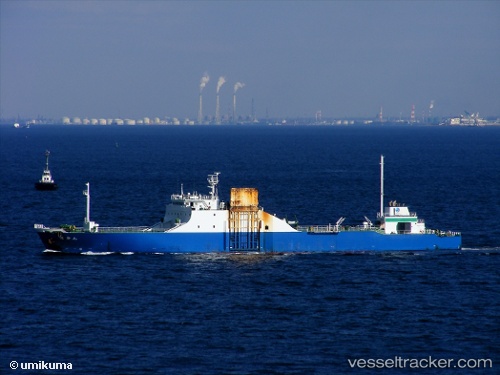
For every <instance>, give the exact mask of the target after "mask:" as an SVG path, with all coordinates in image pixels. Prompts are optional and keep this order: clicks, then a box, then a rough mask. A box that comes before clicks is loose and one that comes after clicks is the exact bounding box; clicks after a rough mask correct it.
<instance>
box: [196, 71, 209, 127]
mask: <svg viewBox="0 0 500 375" xmlns="http://www.w3.org/2000/svg"><path fill="white" fill-rule="evenodd" d="M208 81H210V77H209V75H208V73H205V74H204V75H203V77H201V80H200V107H199V110H198V123H199V124H201V122H202V121H203V99H202V97H201V92H202V91H203V89H204V88H205V86H206V85H207V83H208Z"/></svg>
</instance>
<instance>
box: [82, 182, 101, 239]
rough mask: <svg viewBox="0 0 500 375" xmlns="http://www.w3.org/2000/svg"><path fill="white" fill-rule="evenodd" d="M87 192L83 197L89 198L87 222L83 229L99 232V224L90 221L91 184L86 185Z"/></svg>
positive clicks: (85, 221)
mask: <svg viewBox="0 0 500 375" xmlns="http://www.w3.org/2000/svg"><path fill="white" fill-rule="evenodd" d="M85 185H86V186H87V190H84V191H83V195H85V196H86V197H87V211H86V216H85V220H84V221H83V229H84V230H85V231H87V232H97V231H98V230H99V224H97V223H96V222H94V221H90V183H89V182H87V183H86V184H85Z"/></svg>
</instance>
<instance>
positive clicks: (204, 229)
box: [34, 156, 462, 254]
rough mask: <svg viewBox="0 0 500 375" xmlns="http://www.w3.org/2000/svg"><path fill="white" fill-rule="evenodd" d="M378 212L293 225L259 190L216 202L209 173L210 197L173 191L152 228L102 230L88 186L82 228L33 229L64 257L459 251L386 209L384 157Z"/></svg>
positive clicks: (442, 235) (440, 234)
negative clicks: (265, 203) (359, 218)
mask: <svg viewBox="0 0 500 375" xmlns="http://www.w3.org/2000/svg"><path fill="white" fill-rule="evenodd" d="M380 165H381V183H380V184H381V186H380V187H381V189H380V212H379V213H378V220H377V222H378V223H377V224H376V225H375V224H373V223H372V222H371V221H370V220H369V219H368V218H367V217H365V219H366V222H365V223H364V224H363V225H362V226H355V227H353V226H344V225H341V224H342V223H343V221H344V219H345V218H344V217H341V218H340V219H339V220H337V222H336V224H326V225H325V224H323V225H300V226H299V225H297V223H294V225H293V226H292V225H291V223H290V222H288V221H287V220H286V219H280V218H278V217H276V216H274V215H271V214H269V213H268V212H266V211H264V209H263V208H262V207H260V206H259V201H258V191H257V189H255V188H245V187H239V188H232V189H231V195H230V201H229V202H227V203H225V202H223V201H221V200H220V199H219V195H218V189H217V185H218V183H219V172H214V173H213V174H211V175H209V176H208V179H207V181H208V187H209V188H210V193H209V194H208V195H202V194H198V193H197V192H193V193H187V194H186V193H184V191H183V189H182V185H181V191H180V194H172V195H171V197H170V198H171V199H170V203H168V204H167V206H166V209H165V215H164V217H163V218H162V219H161V221H160V222H158V223H156V224H154V225H151V226H135V227H101V226H100V225H99V224H97V223H96V222H94V221H91V220H90V184H89V183H87V184H86V185H87V189H86V190H85V191H84V195H85V196H86V197H87V211H86V217H85V219H84V222H83V227H77V226H75V225H63V226H60V227H52V228H51V227H46V226H45V225H43V224H35V225H34V229H35V231H36V232H37V233H38V235H39V237H40V239H41V240H42V242H43V245H44V246H45V249H46V250H49V251H59V252H65V253H77V254H81V253H127V252H134V253H209V252H228V253H229V252H257V253H273V252H333V251H343V252H352V251H414V250H437V249H442V250H460V248H461V244H462V237H461V234H460V233H459V232H452V231H442V230H436V229H428V228H427V227H426V225H425V222H424V221H423V220H422V219H420V218H418V217H417V215H416V214H415V213H412V212H410V210H409V209H408V207H406V206H405V205H401V204H398V203H397V202H395V201H391V202H390V203H389V206H388V207H387V206H385V205H384V188H383V182H384V179H383V166H384V157H383V156H382V157H381V160H380Z"/></svg>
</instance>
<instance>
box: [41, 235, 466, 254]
mask: <svg viewBox="0 0 500 375" xmlns="http://www.w3.org/2000/svg"><path fill="white" fill-rule="evenodd" d="M38 234H39V236H40V238H41V240H42V242H43V243H44V245H45V248H46V249H50V250H55V251H61V252H65V253H86V252H92V253H109V252H113V253H127V252H133V253H208V252H244V251H252V252H262V253H271V252H335V251H341V252H353V251H419V250H436V249H443V250H459V249H460V247H461V236H446V235H445V236H440V235H437V234H383V233H378V232H375V231H352V232H349V231H346V232H338V233H335V232H333V233H306V232H286V233H279V232H278V233H276V232H275V233H262V234H260V235H258V236H257V237H256V238H253V239H252V240H251V241H249V242H245V241H243V242H242V241H240V242H239V244H240V246H239V247H238V248H235V247H232V246H231V244H232V241H231V238H230V235H229V234H228V233H154V232H135V233H89V232H61V231H57V232H54V231H39V232H38ZM241 245H244V246H241Z"/></svg>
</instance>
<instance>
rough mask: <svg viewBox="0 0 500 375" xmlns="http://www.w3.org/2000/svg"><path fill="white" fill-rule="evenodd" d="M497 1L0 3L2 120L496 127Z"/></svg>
mask: <svg viewBox="0 0 500 375" xmlns="http://www.w3.org/2000/svg"><path fill="white" fill-rule="evenodd" d="M499 20H500V1H481V0H479V1H409V0H408V1H382V0H380V1H361V0H358V1H314V0H313V1H286V0H283V1H272V0H271V1H258V0H257V1H242V0H238V1H231V0H226V1H161V0H156V1H149V0H145V1H120V0H114V1H112V0H110V1H79V0H71V1H63V0H58V1H45V0H37V1H27V0H21V1H18V0H0V117H1V118H13V117H17V116H21V117H32V118H36V117H38V116H42V117H45V118H53V119H57V118H61V117H62V116H69V117H76V116H78V117H81V118H85V117H88V118H131V119H139V118H143V117H146V116H147V117H160V118H164V117H166V116H168V117H177V118H179V119H184V118H190V119H194V120H196V118H197V116H198V109H199V94H200V82H201V78H202V77H203V76H204V74H208V76H209V77H210V79H209V81H208V83H207V84H206V86H205V87H204V88H203V89H202V91H201V93H202V98H203V115H204V116H205V115H208V116H214V115H215V106H216V104H215V103H216V90H217V81H218V79H219V77H225V80H226V82H225V84H223V85H222V86H221V87H220V90H219V97H220V103H221V113H222V114H226V113H229V112H230V110H231V108H232V101H233V92H234V85H235V84H236V82H241V83H244V84H245V85H244V87H242V88H240V89H239V90H238V91H237V94H236V99H237V113H238V114H239V115H242V116H246V115H250V114H251V111H252V101H253V103H254V111H255V114H256V115H257V117H259V118H265V117H266V116H269V117H273V118H275V117H282V118H291V117H314V115H315V113H316V112H317V111H321V113H322V116H323V118H346V117H367V118H372V117H375V116H377V114H378V113H379V111H380V108H381V107H383V114H384V116H393V117H399V116H403V117H409V116H410V110H411V107H412V105H415V113H416V115H417V117H418V116H420V115H427V114H428V111H429V107H430V106H431V105H430V103H431V101H433V103H434V105H433V108H432V115H433V116H456V115H459V114H461V113H464V111H468V112H479V113H480V115H481V116H496V115H500V21H499Z"/></svg>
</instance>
